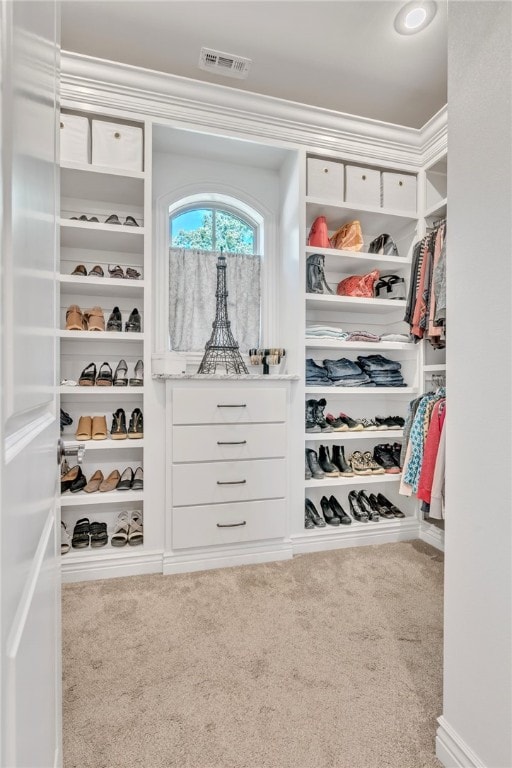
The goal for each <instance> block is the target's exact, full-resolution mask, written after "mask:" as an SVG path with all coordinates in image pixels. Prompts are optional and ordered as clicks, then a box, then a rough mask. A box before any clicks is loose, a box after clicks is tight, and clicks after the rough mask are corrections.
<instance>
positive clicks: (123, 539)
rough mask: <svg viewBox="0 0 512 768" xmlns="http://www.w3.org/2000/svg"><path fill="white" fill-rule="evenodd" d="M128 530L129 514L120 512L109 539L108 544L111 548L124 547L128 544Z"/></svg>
mask: <svg viewBox="0 0 512 768" xmlns="http://www.w3.org/2000/svg"><path fill="white" fill-rule="evenodd" d="M129 530H130V513H129V512H120V513H119V515H118V518H117V521H116V527H115V528H114V532H113V534H112V536H111V537H110V543H111V544H112V546H113V547H124V545H125V544H126V543H127V542H128V532H129Z"/></svg>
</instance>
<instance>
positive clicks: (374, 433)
mask: <svg viewBox="0 0 512 768" xmlns="http://www.w3.org/2000/svg"><path fill="white" fill-rule="evenodd" d="M403 436H404V431H403V429H361V430H358V431H355V430H354V431H353V432H306V433H305V434H304V440H305V442H306V443H308V442H315V443H339V442H344V441H345V440H368V438H370V439H371V438H373V439H374V440H384V439H386V440H392V439H395V440H400V439H401V438H402V437H403Z"/></svg>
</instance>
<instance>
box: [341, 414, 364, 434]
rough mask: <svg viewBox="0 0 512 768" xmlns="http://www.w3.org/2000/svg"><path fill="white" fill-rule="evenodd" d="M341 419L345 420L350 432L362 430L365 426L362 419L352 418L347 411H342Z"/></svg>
mask: <svg viewBox="0 0 512 768" xmlns="http://www.w3.org/2000/svg"><path fill="white" fill-rule="evenodd" d="M340 420H341V421H343V422H345V424H346V425H347V427H348V431H349V432H362V431H363V429H364V427H363V425H362V424H361V422H360V421H356V420H355V419H351V418H350V416H347V414H346V413H340Z"/></svg>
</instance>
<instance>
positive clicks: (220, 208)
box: [169, 201, 263, 258]
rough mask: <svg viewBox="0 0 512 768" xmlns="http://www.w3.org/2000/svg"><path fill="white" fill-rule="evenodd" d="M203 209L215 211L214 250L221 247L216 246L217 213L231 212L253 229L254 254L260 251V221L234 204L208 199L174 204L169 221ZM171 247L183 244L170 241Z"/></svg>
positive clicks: (213, 219) (213, 228)
mask: <svg viewBox="0 0 512 768" xmlns="http://www.w3.org/2000/svg"><path fill="white" fill-rule="evenodd" d="M171 209H172V212H171ZM201 209H202V210H207V211H213V213H214V215H213V217H212V240H213V242H214V247H213V248H212V251H218V250H220V248H217V247H216V224H215V219H216V216H215V214H216V213H228V214H231V215H232V216H233V217H234V218H237V219H239V220H240V221H242V222H243V223H244V224H246V225H247V226H248V227H249V228H250V229H251V230H252V233H253V251H252V255H257V254H258V253H259V250H260V245H259V240H260V236H259V235H260V233H259V230H260V227H259V226H258V223H257V222H256V221H254V219H253V218H252V217H249V216H248V215H247V213H245V212H242V211H241V210H240V209H239V208H236V207H235V206H234V205H232V204H227V203H221V202H210V201H208V202H206V201H203V202H195V203H189V204H187V205H183V206H180V207H178V208H175V207H174V206H169V222H171V220H172V219H173V218H176V217H177V216H181V215H182V214H184V213H189V212H190V211H195V210H201ZM170 237H171V234H170V232H169V238H170ZM169 247H170V248H181V247H183V246H179V245H178V246H176V245H172V243H171V242H170V243H169ZM259 255H260V256H262V258H263V254H262V253H261V254H259Z"/></svg>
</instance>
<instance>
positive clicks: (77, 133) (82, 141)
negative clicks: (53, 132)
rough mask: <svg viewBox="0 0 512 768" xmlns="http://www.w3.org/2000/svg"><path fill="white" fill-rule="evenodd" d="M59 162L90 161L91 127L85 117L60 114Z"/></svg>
mask: <svg viewBox="0 0 512 768" xmlns="http://www.w3.org/2000/svg"><path fill="white" fill-rule="evenodd" d="M60 162H61V163H90V162H91V127H90V124H89V120H88V119H87V118H86V117H80V115H66V114H61V116H60Z"/></svg>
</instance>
